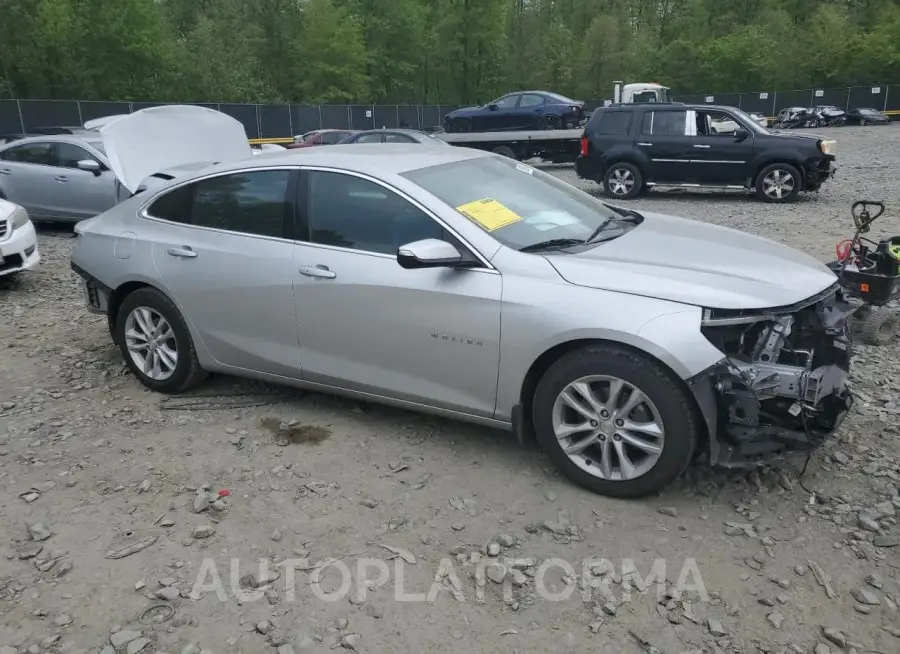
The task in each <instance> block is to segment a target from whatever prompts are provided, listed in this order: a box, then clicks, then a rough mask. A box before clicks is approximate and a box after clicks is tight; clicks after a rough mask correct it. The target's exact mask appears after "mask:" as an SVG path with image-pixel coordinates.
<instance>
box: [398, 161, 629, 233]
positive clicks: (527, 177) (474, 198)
mask: <svg viewBox="0 0 900 654" xmlns="http://www.w3.org/2000/svg"><path fill="white" fill-rule="evenodd" d="M403 177H405V178H406V179H408V180H410V181H411V182H413V183H414V184H416V185H418V186H420V187H422V188H423V189H425V190H426V191H428V192H429V193H431V194H432V195H434V196H436V197H438V198H440V199H441V200H442V201H443V202H446V203H447V204H449V205H450V206H451V207H454V208H455V209H456V210H457V211H459V212H460V213H461V214H462V215H464V216H466V217H467V218H469V219H470V220H471V221H472V222H473V223H475V224H476V225H478V226H479V227H481V228H482V229H483V230H485V231H486V232H489V233H490V234H491V236H493V237H494V238H496V239H497V240H498V241H499V242H501V243H503V244H504V245H506V246H508V247H511V248H514V249H516V250H521V249H523V248H534V247H536V246H539V244H544V243H547V244H549V245H548V247H549V246H552V244H551V243H550V242H551V241H552V242H555V243H558V244H560V245H563V244H564V242H566V241H571V243H568V244H570V245H577V244H579V243H581V242H583V241H585V240H587V239H592V240H593V239H595V238H597V239H599V237H600V234H598V230H600V231H601V232H603V236H602V240H606V239H607V238H608V237H609V238H611V237H613V236H621V235H622V234H623V233H624V232H625V230H628V229H631V228H632V227H633V225H634V220H633V218H632V219H631V220H630V221H629V220H628V219H627V217H626V216H627V212H623V213H624V215H623V213H617V212H615V211H613V210H612V209H610V208H609V207H607V206H606V205H605V204H603V203H602V202H600V201H599V200H597V199H596V198H594V197H592V196H590V195H588V194H587V193H584V192H583V191H580V190H578V189H576V188H575V187H573V186H570V185H569V184H566V183H565V182H562V181H560V180H558V179H556V178H555V177H553V176H552V175H548V174H547V173H544V172H541V171H539V170H536V169H534V168H532V167H531V166H527V165H525V164H522V163H518V162H516V161H513V160H512V159H507V158H501V157H484V158H478V159H467V160H465V161H456V162H453V163H448V164H440V165H437V166H430V167H428V168H420V169H417V170H412V171H409V172H406V173H404V174H403Z"/></svg>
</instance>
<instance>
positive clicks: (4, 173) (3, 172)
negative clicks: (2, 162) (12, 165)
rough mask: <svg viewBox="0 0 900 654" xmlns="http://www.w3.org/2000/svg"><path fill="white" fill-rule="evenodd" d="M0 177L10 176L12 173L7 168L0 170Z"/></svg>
mask: <svg viewBox="0 0 900 654" xmlns="http://www.w3.org/2000/svg"><path fill="white" fill-rule="evenodd" d="M0 175H12V171H11V170H10V169H9V168H0Z"/></svg>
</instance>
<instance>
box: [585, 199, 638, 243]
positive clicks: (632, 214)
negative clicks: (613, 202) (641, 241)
mask: <svg viewBox="0 0 900 654" xmlns="http://www.w3.org/2000/svg"><path fill="white" fill-rule="evenodd" d="M610 209H612V207H610ZM614 211H615V212H616V213H619V214H622V215H619V216H610V217H609V218H607V219H606V220H604V221H603V222H602V223H600V225H599V226H598V227H597V229H595V230H594V231H593V232H591V235H590V236H588V237H587V238H586V239H585V240H584V242H585V243H593V242H594V239H596V238H597V237H598V236H600V233H601V232H602V231H603V230H604V229H606V228H607V227H609V224H610V223H611V222H613V221H614V220H625V221H632V220H639V219H643V218H644V217H643V216H642V215H641V214H639V213H638V212H637V211H634V210H633V209H620V208H619V207H615V209H614Z"/></svg>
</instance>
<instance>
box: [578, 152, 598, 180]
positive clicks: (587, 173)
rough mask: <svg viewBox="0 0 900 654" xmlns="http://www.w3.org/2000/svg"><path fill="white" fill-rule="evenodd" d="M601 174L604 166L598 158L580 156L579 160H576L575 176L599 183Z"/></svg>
mask: <svg viewBox="0 0 900 654" xmlns="http://www.w3.org/2000/svg"><path fill="white" fill-rule="evenodd" d="M601 172H602V164H601V163H600V161H598V160H597V158H596V157H590V156H588V157H583V156H581V155H578V158H577V159H576V160H575V174H576V175H578V177H580V178H581V179H591V180H594V181H595V182H596V181H599V180H600V173H601Z"/></svg>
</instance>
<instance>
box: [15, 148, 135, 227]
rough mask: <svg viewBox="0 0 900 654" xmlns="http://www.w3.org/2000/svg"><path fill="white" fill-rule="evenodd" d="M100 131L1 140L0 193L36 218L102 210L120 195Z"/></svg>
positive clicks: (64, 218) (72, 218) (71, 218)
mask: <svg viewBox="0 0 900 654" xmlns="http://www.w3.org/2000/svg"><path fill="white" fill-rule="evenodd" d="M120 192H121V188H120V186H119V183H118V180H117V179H116V176H115V175H114V174H113V172H112V171H111V170H110V166H109V160H108V158H107V156H106V152H105V150H104V148H103V141H102V139H101V136H100V134H98V133H96V132H89V131H85V132H84V133H81V134H72V135H56V136H33V137H28V138H23V139H18V140H15V141H12V142H11V143H8V144H6V145H3V146H0V199H2V198H5V199H6V200H9V201H10V202H14V203H16V204H18V205H21V206H22V207H24V208H25V210H26V211H27V212H28V214H29V216H31V219H32V220H42V221H61V222H76V221H79V220H84V219H85V218H92V217H94V216H96V215H98V214H101V213H103V212H104V211H106V210H107V209H109V208H110V207H112V206H113V205H114V204H116V202H117V200H118V199H119V198H120V197H121V196H120Z"/></svg>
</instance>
